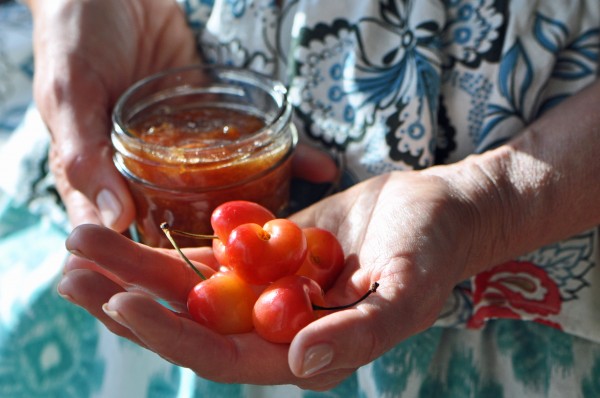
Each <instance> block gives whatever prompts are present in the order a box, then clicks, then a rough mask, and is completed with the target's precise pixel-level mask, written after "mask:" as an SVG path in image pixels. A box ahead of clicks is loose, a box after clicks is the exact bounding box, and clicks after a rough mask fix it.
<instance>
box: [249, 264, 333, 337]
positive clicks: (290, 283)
mask: <svg viewBox="0 0 600 398" xmlns="http://www.w3.org/2000/svg"><path fill="white" fill-rule="evenodd" d="M313 304H317V305H321V306H322V305H323V304H324V298H323V289H321V287H320V286H319V284H318V283H317V282H315V281H314V280H312V279H310V278H307V277H305V276H300V275H289V276H286V277H283V278H281V279H279V280H277V281H275V282H273V283H272V284H271V285H269V286H268V287H267V288H266V289H265V290H264V291H263V293H262V294H261V295H260V296H259V297H258V300H257V301H256V303H255V304H254V311H253V315H252V319H253V322H254V329H255V331H256V333H258V334H259V335H260V336H261V337H262V338H264V339H265V340H267V341H270V342H272V343H290V342H291V341H292V339H293V338H294V336H295V335H296V334H297V333H298V332H299V331H300V330H301V329H302V328H304V327H305V326H306V325H308V324H309V323H311V322H313V321H314V320H316V319H317V317H318V314H317V312H316V310H314V309H313Z"/></svg>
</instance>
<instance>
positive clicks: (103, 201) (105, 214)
mask: <svg viewBox="0 0 600 398" xmlns="http://www.w3.org/2000/svg"><path fill="white" fill-rule="evenodd" d="M96 206H98V209H99V210H100V217H101V218H102V224H104V225H105V226H106V227H109V228H110V227H112V226H113V225H114V224H115V223H116V222H117V220H118V219H119V217H120V216H121V211H122V208H121V203H120V202H119V201H118V200H117V197H116V196H115V195H114V194H113V193H112V192H111V191H109V190H108V189H103V190H101V191H100V193H99V194H98V196H97V197H96Z"/></svg>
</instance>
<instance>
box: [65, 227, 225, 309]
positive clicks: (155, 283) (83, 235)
mask: <svg viewBox="0 0 600 398" xmlns="http://www.w3.org/2000/svg"><path fill="white" fill-rule="evenodd" d="M65 244H66V247H67V250H69V251H70V252H71V253H73V254H74V255H76V256H79V257H83V258H85V259H87V260H89V261H93V262H94V263H95V264H96V265H98V266H99V267H102V268H103V269H105V270H106V271H108V272H110V273H112V274H114V275H115V276H116V277H117V278H118V279H119V280H121V281H123V282H125V283H127V284H129V285H135V286H138V287H142V288H143V289H144V290H147V291H149V292H151V293H152V294H154V295H156V296H157V297H160V298H162V299H164V300H166V301H168V302H185V301H186V300H187V294H188V292H189V291H190V290H191V289H192V288H193V287H194V285H196V284H197V283H198V282H199V281H200V280H201V279H200V277H199V276H198V275H196V273H195V272H194V271H193V270H192V269H191V268H190V267H189V266H188V265H187V264H186V263H185V262H184V261H183V260H182V259H181V258H180V257H179V256H178V255H177V254H176V253H175V252H174V251H172V250H167V249H156V248H151V247H149V246H145V245H142V244H139V243H136V242H134V241H132V240H130V239H129V238H127V237H125V236H123V235H121V234H119V233H117V232H115V231H113V230H110V229H108V228H105V227H102V226H98V225H92V224H89V225H81V226H79V227H77V228H75V229H74V230H73V232H72V233H71V235H70V236H69V237H68V238H67V240H66V243H65ZM209 255H210V248H198V249H196V250H195V253H191V254H190V256H191V257H192V258H202V257H205V258H207V257H208V256H209ZM196 266H197V268H199V270H200V271H201V272H202V273H203V274H204V275H205V276H206V277H209V276H210V275H212V274H213V273H214V272H215V270H214V269H212V268H211V267H209V266H208V265H205V264H201V263H197V264H196Z"/></svg>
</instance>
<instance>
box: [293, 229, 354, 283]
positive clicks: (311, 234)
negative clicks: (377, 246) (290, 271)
mask: <svg viewBox="0 0 600 398" xmlns="http://www.w3.org/2000/svg"><path fill="white" fill-rule="evenodd" d="M303 231H304V235H305V236H306V243H307V246H308V252H307V255H306V258H305V259H304V262H303V263H302V265H301V266H300V269H299V270H298V272H296V274H298V275H303V276H306V277H308V278H311V279H314V280H315V281H316V282H317V283H318V284H319V285H320V286H321V288H322V289H323V290H324V291H327V290H328V289H329V288H330V287H331V285H333V282H335V280H336V279H337V278H338V276H339V274H340V273H341V272H342V269H343V268H344V260H345V256H344V251H343V249H342V246H341V245H340V242H339V241H338V240H337V238H336V236H335V235H334V234H332V233H331V232H329V231H328V230H326V229H322V228H317V227H310V228H304V229H303Z"/></svg>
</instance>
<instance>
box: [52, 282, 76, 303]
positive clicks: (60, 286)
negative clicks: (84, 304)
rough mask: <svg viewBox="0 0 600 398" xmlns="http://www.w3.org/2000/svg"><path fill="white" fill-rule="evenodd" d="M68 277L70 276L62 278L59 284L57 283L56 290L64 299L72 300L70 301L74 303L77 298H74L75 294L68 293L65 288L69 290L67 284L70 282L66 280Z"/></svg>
mask: <svg viewBox="0 0 600 398" xmlns="http://www.w3.org/2000/svg"><path fill="white" fill-rule="evenodd" d="M67 278H68V277H63V278H62V279H61V280H60V281H59V282H58V285H56V292H57V293H58V295H59V296H60V297H62V298H64V299H65V300H67V301H70V302H72V303H74V302H75V300H73V296H71V295H70V294H68V293H66V292H65V290H67V289H65V287H66V285H67V283H68V282H65V280H66V279H67Z"/></svg>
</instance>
